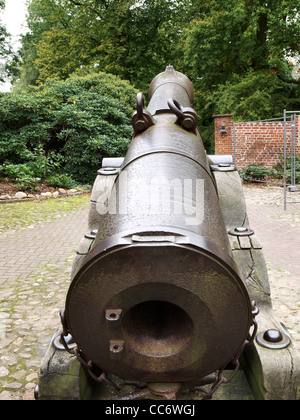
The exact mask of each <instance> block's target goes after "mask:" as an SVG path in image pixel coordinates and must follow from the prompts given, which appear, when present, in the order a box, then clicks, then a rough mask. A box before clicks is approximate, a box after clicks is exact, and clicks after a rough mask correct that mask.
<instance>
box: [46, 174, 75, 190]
mask: <svg viewBox="0 0 300 420" xmlns="http://www.w3.org/2000/svg"><path fill="white" fill-rule="evenodd" d="M46 183H47V184H48V185H50V187H53V188H75V187H76V182H75V181H74V180H73V179H72V178H71V177H70V176H69V175H68V174H58V175H53V176H50V177H49V178H47V179H46Z"/></svg>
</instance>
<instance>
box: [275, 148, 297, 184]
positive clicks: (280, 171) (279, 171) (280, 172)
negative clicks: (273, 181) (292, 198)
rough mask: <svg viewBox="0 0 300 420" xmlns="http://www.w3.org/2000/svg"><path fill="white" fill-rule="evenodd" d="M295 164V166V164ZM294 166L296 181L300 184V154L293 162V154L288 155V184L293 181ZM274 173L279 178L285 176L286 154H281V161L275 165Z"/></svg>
mask: <svg viewBox="0 0 300 420" xmlns="http://www.w3.org/2000/svg"><path fill="white" fill-rule="evenodd" d="M294 165H295V166H294ZM292 166H293V168H295V181H296V184H300V155H296V156H295V161H293V162H292V157H291V155H288V156H287V160H286V181H287V183H288V184H290V183H291V181H292V175H293V174H292ZM273 175H274V177H275V178H277V179H283V177H284V156H280V160H279V162H278V163H277V164H276V165H274V166H273Z"/></svg>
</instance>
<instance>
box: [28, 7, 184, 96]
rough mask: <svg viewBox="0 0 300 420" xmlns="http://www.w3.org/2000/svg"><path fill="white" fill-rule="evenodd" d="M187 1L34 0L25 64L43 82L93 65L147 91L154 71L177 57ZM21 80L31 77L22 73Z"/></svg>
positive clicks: (63, 77) (177, 58) (63, 76)
mask: <svg viewBox="0 0 300 420" xmlns="http://www.w3.org/2000/svg"><path fill="white" fill-rule="evenodd" d="M190 3H191V1H190V0H180V1H177V2H174V1H173V0H151V1H150V0H144V1H139V2H136V1H132V0H112V1H104V0H55V1H54V0H32V1H31V3H30V5H29V8H28V11H29V17H28V26H29V28H30V31H31V33H30V35H29V36H27V37H26V38H24V43H23V57H24V63H26V69H27V68H29V66H27V64H28V65H29V64H30V63H31V67H34V68H35V69H36V70H35V71H36V74H38V75H39V76H38V79H39V81H40V82H44V81H45V80H47V78H49V77H53V76H58V77H60V78H62V79H65V78H66V77H68V76H69V75H70V74H71V73H72V72H74V71H75V70H76V69H79V68H80V67H81V66H84V65H90V66H91V67H92V66H96V67H97V68H98V69H99V70H100V71H104V72H108V73H112V74H115V75H118V76H120V77H121V78H123V79H127V80H129V81H130V82H131V83H132V84H135V85H136V86H138V87H139V88H140V89H141V90H144V91H146V90H147V86H148V84H149V83H150V81H151V80H152V78H153V77H154V75H155V74H157V73H158V72H161V71H163V70H164V68H165V67H166V65H167V64H173V63H174V62H175V61H176V60H177V62H180V60H179V58H180V57H181V51H180V49H179V38H180V37H181V34H182V28H183V26H185V25H186V24H187V22H188V21H189V17H188V16H189V13H190V8H189V7H188V6H189V4H190ZM24 69H25V68H24V66H23V71H24ZM26 69H25V70H26ZM26 71H27V70H26ZM23 80H24V81H25V83H26V81H29V80H31V79H30V77H28V76H27V75H25V76H24V77H23Z"/></svg>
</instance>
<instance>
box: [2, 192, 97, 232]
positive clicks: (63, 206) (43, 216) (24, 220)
mask: <svg viewBox="0 0 300 420" xmlns="http://www.w3.org/2000/svg"><path fill="white" fill-rule="evenodd" d="M89 202H90V196H89V195H80V196H77V197H64V198H56V199H55V200H43V201H30V202H24V203H6V204H2V203H1V204H0V235H2V234H4V233H5V232H6V231H8V230H18V229H22V228H28V227H31V226H34V225H36V224H38V223H43V222H50V221H52V220H54V219H58V218H60V217H62V216H65V215H67V214H68V213H70V212H73V211H77V210H80V209H81V208H83V207H85V206H87V205H88V203H89Z"/></svg>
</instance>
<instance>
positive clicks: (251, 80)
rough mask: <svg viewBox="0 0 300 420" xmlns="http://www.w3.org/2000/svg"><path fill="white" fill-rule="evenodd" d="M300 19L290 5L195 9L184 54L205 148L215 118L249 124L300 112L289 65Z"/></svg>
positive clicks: (274, 2) (253, 1) (233, 1)
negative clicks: (224, 116) (225, 116)
mask: <svg viewBox="0 0 300 420" xmlns="http://www.w3.org/2000/svg"><path fill="white" fill-rule="evenodd" d="M201 3H203V2H201ZM299 14H300V6H299V2H296V1H291V0H282V1H278V0H212V1H211V2H210V3H209V7H206V8H205V7H204V6H203V8H202V9H199V13H197V14H196V15H195V17H194V19H193V20H192V21H191V23H190V26H189V27H188V28H187V29H186V30H185V32H184V38H183V43H182V50H183V51H184V61H185V65H186V72H187V73H188V74H189V75H190V76H191V78H192V81H193V82H194V86H195V89H196V108H197V110H198V113H199V114H200V124H201V125H202V130H203V131H204V132H205V136H204V137H206V139H208V143H212V142H213V129H212V128H213V119H212V116H213V114H219V113H234V118H235V119H244V120H252V119H265V118H273V117H276V116H281V115H282V110H283V108H288V109H291V110H293V109H299V108H300V91H299V80H296V79H295V78H293V77H292V67H293V66H292V62H293V60H292V59H291V57H296V56H297V54H298V53H299V45H300V42H299V41H300V39H299V37H300V21H299Z"/></svg>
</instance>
